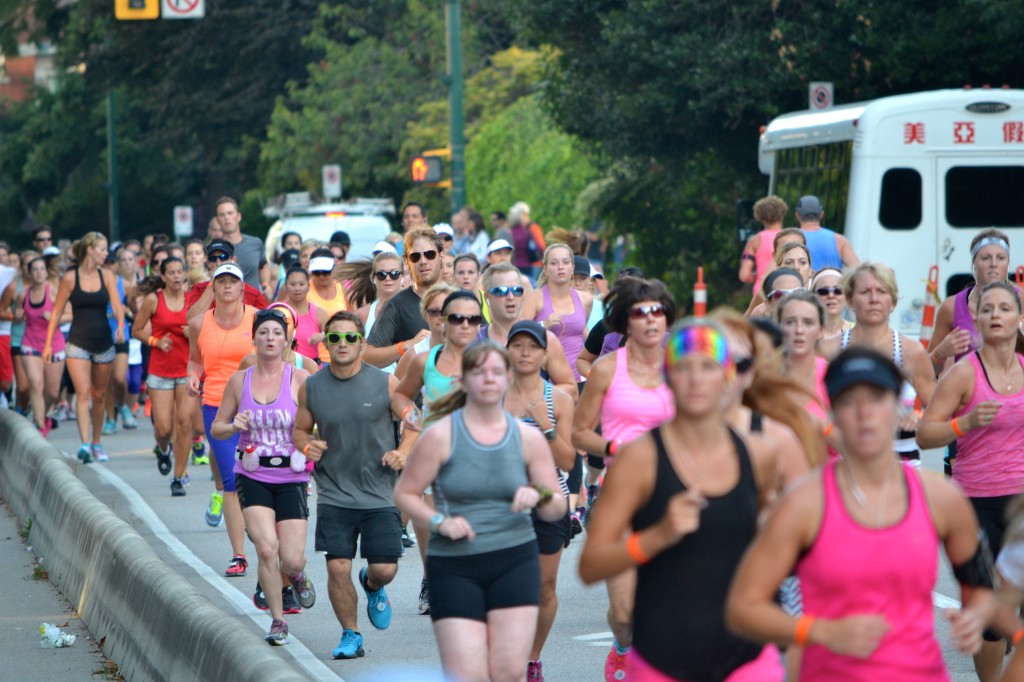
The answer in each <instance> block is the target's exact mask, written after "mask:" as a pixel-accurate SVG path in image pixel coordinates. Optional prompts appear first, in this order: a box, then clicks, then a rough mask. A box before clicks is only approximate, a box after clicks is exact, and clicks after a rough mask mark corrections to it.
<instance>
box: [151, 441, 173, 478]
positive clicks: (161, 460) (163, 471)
mask: <svg viewBox="0 0 1024 682" xmlns="http://www.w3.org/2000/svg"><path fill="white" fill-rule="evenodd" d="M153 454H154V455H156V468H157V470H159V471H160V475H161V476H166V475H167V474H169V473H171V451H170V448H169V447H168V450H167V451H166V452H164V451H163V450H161V449H160V446H159V445H154V446H153Z"/></svg>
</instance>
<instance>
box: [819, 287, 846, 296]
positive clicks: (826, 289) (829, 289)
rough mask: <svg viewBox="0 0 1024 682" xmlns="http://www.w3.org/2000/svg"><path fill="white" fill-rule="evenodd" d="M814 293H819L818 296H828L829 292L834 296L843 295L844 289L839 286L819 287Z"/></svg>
mask: <svg viewBox="0 0 1024 682" xmlns="http://www.w3.org/2000/svg"><path fill="white" fill-rule="evenodd" d="M814 293H816V294H818V296H828V295H829V294H831V295H833V296H842V295H843V290H842V289H840V288H839V287H818V288H817V289H815V290H814Z"/></svg>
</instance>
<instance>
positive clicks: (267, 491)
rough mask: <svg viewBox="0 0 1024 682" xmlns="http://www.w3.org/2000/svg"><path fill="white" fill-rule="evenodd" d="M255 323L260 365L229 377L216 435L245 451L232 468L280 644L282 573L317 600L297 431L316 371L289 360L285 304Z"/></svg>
mask: <svg viewBox="0 0 1024 682" xmlns="http://www.w3.org/2000/svg"><path fill="white" fill-rule="evenodd" d="M218 307H219V306H218ZM251 329H252V332H251V335H252V344H253V345H254V346H255V347H256V360H255V363H254V365H253V366H251V367H249V368H248V369H245V370H242V371H238V372H234V373H233V374H232V375H231V378H230V379H228V381H227V384H226V385H225V387H224V394H223V399H222V401H221V404H220V407H219V408H218V410H217V416H216V418H215V419H214V420H213V423H212V424H211V427H210V433H211V435H212V436H213V438H217V439H221V441H222V442H225V441H229V440H236V441H237V443H238V455H239V456H238V457H237V458H234V457H232V459H233V461H232V463H231V472H232V476H233V477H234V478H235V482H236V485H237V488H238V495H237V497H238V502H239V504H240V506H241V511H242V515H243V517H244V520H245V531H246V532H247V533H248V534H249V537H250V538H251V539H252V542H253V544H254V545H256V552H257V557H258V559H259V560H258V563H257V572H258V573H259V582H260V585H261V586H262V587H263V590H264V593H265V595H266V601H267V605H268V607H269V609H270V614H271V617H272V618H273V620H272V621H271V624H270V632H269V633H268V634H267V636H266V640H267V642H268V643H270V644H271V645H275V646H280V645H282V644H287V643H288V624H287V623H286V622H285V621H284V618H283V616H284V613H283V601H282V589H283V587H284V585H283V584H282V579H281V573H284V574H285V575H287V576H288V579H289V582H290V583H291V585H292V589H293V590H294V593H295V596H296V598H297V599H298V602H299V604H300V605H301V606H302V607H303V608H306V609H308V608H311V607H312V606H313V604H314V602H315V601H316V590H315V589H314V587H313V583H312V581H310V579H309V578H308V577H307V575H306V573H305V571H304V569H305V567H306V524H307V519H308V518H309V507H308V504H307V502H306V485H307V484H308V483H309V471H308V470H307V469H306V458H305V457H303V456H301V455H299V457H298V459H296V449H295V442H294V440H293V436H292V433H293V429H294V425H295V415H296V412H297V411H298V402H297V400H298V392H299V387H300V386H301V385H302V383H303V382H304V381H305V380H306V379H307V378H309V374H308V373H307V372H306V371H305V370H303V369H300V368H297V367H294V366H293V364H292V363H288V362H285V359H284V356H285V352H286V351H287V350H288V348H289V346H290V345H291V337H290V336H289V331H288V311H287V309H286V308H283V307H272V308H267V309H265V310H260V311H258V312H256V314H255V315H254V316H253V319H252V327H251ZM207 382H209V379H207ZM211 442H213V441H211Z"/></svg>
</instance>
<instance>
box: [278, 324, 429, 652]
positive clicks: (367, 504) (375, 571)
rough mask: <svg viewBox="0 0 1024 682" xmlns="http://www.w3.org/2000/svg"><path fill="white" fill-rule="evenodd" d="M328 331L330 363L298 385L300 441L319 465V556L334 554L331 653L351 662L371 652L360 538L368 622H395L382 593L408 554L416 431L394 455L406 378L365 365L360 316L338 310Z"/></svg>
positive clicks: (299, 446)
mask: <svg viewBox="0 0 1024 682" xmlns="http://www.w3.org/2000/svg"><path fill="white" fill-rule="evenodd" d="M324 330H325V341H324V342H325V344H326V345H327V348H328V350H329V351H330V355H331V359H330V363H329V364H328V365H327V366H326V371H320V372H318V373H317V374H314V375H313V376H311V377H310V378H309V379H308V380H307V381H306V383H305V384H303V386H302V387H301V388H300V389H299V396H298V404H299V409H298V414H297V415H296V418H295V434H294V440H295V447H296V448H297V449H298V450H300V451H301V452H304V453H305V455H306V456H307V457H308V458H309V459H311V460H313V461H314V462H316V466H315V468H314V469H313V476H314V478H315V479H316V483H317V492H318V495H319V497H318V501H317V513H316V516H317V522H316V540H315V551H317V552H326V555H327V579H328V585H329V590H328V594H329V595H330V599H331V605H332V606H333V607H334V613H335V614H336V615H337V617H338V621H339V622H340V623H341V627H342V635H341V641H340V642H339V643H338V646H337V647H336V648H335V649H334V650H333V651H332V652H331V653H332V655H333V656H334V658H336V659H339V658H341V659H347V658H358V657H360V656H363V655H364V653H365V651H364V649H363V637H362V635H361V634H360V632H359V627H358V620H357V616H356V607H357V605H358V603H359V599H358V596H357V594H356V590H355V586H354V585H353V584H352V563H353V560H354V559H355V556H356V538H357V537H358V538H359V547H360V552H361V554H362V558H364V559H366V561H367V566H365V567H364V568H362V569H361V570H360V571H359V584H360V586H361V587H362V588H363V592H364V593H365V594H366V601H367V606H366V612H367V615H368V617H369V619H370V623H371V624H372V625H373V626H374V627H375V628H377V629H378V630H384V629H386V628H387V627H388V626H389V625H390V624H391V602H390V601H389V600H388V597H387V593H386V592H385V591H384V587H385V586H386V585H387V584H388V583H390V582H391V581H392V580H394V578H395V574H396V573H397V572H398V559H399V557H401V555H402V520H401V514H399V512H398V509H397V508H396V507H395V506H394V498H393V493H394V487H395V482H396V481H397V480H398V472H399V471H401V470H402V468H403V467H404V466H405V460H406V457H408V454H409V451H410V450H411V449H412V442H413V441H412V439H411V438H410V437H411V436H412V435H413V433H414V432H412V431H411V430H407V431H406V433H405V434H404V435H403V438H402V443H401V444H400V445H399V446H398V448H397V449H395V432H394V424H393V422H394V421H395V420H396V419H399V418H400V416H401V415H400V414H398V413H397V412H395V410H394V408H393V405H394V404H395V403H394V402H393V398H394V395H395V389H396V387H397V386H398V380H397V379H395V377H394V375H391V374H387V373H385V372H384V371H382V370H380V369H377V368H376V367H373V366H372V365H369V364H367V363H365V362H363V360H362V353H363V346H364V341H363V332H364V327H363V323H362V321H360V319H359V317H358V316H356V315H355V314H353V313H350V312H338V313H335V314H334V315H332V316H331V318H330V319H329V320H327V324H326V325H325V326H324ZM314 427H315V428H316V429H317V432H318V433H317V435H316V437H314V435H313V429H314Z"/></svg>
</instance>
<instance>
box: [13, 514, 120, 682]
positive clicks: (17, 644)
mask: <svg viewBox="0 0 1024 682" xmlns="http://www.w3.org/2000/svg"><path fill="white" fill-rule="evenodd" d="M19 530H21V527H20V524H19V522H18V519H17V518H16V517H15V516H14V515H13V514H12V513H11V511H10V510H9V509H8V508H7V506H6V503H5V502H4V501H3V499H2V498H0V575H2V576H4V577H5V578H6V586H7V587H6V589H5V590H4V598H3V601H2V602H0V660H2V661H4V664H3V672H2V673H0V677H2V678H3V679H6V680H32V682H64V681H65V680H121V679H123V678H121V677H120V676H119V675H118V674H117V672H116V668H115V667H114V665H113V663H112V662H109V661H108V660H107V659H106V658H105V657H104V656H103V654H101V653H100V652H99V651H98V649H97V647H96V643H95V642H94V641H93V638H92V635H91V634H90V633H89V631H88V630H86V628H85V624H84V623H82V621H81V619H79V618H78V616H77V615H76V614H75V610H74V608H73V607H72V606H71V605H70V604H69V603H68V601H67V599H65V598H64V595H62V594H61V593H60V592H58V591H57V589H56V588H55V587H54V586H53V585H52V584H50V582H49V581H47V580H45V579H44V580H38V579H36V576H35V575H34V573H35V572H36V564H35V562H34V559H35V555H34V554H33V553H32V552H29V551H27V545H26V544H25V542H24V541H23V540H22V539H21V536H20V535H19V534H18V531H19ZM45 561H46V560H45V557H44V558H43V564H44V566H45ZM43 623H53V624H54V625H57V626H58V627H60V628H61V630H62V631H64V632H69V633H71V634H73V635H75V636H77V637H78V640H77V641H76V642H75V643H74V645H73V646H71V647H68V648H63V649H43V648H41V647H40V646H39V626H40V625H41V624H43ZM65 623H67V627H64V624H65ZM108 665H109V667H108Z"/></svg>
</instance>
